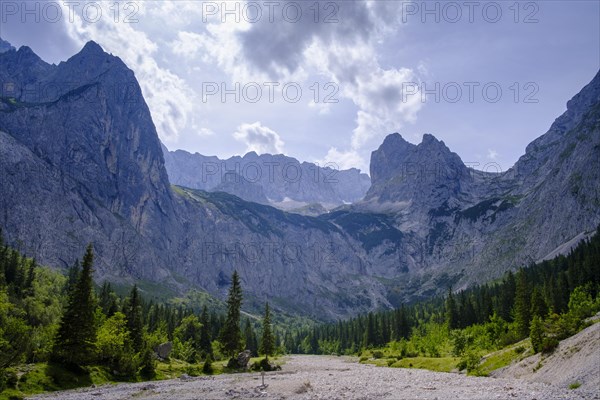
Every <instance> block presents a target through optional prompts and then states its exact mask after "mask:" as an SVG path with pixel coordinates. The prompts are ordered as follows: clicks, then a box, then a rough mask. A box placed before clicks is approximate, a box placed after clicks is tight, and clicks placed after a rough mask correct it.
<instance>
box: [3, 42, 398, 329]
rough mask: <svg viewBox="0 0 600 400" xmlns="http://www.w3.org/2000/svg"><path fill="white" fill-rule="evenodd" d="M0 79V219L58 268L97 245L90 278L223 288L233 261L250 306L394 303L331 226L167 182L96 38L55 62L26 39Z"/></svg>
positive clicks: (129, 75) (7, 59) (13, 237)
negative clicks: (29, 45)
mask: <svg viewBox="0 0 600 400" xmlns="http://www.w3.org/2000/svg"><path fill="white" fill-rule="evenodd" d="M67 77H71V79H67ZM72 77H77V79H73V78H72ZM63 82H67V83H63ZM0 84H1V85H2V87H7V86H10V87H11V91H10V92H8V93H3V94H2V97H1V98H0V132H1V133H0V140H1V141H2V147H1V149H0V155H1V157H0V181H1V183H2V191H1V193H0V226H1V227H2V230H3V234H4V236H5V238H6V240H7V242H8V243H10V244H12V245H14V246H16V247H19V248H20V249H21V250H22V251H23V252H25V253H26V254H28V255H31V256H35V257H36V258H37V259H38V261H40V262H43V263H44V264H47V265H52V266H55V267H59V268H65V267H67V266H69V265H71V264H72V263H73V262H74V261H75V259H76V258H78V257H80V256H81V254H82V250H83V249H84V248H85V245H86V244H87V243H88V242H93V244H94V248H95V251H96V275H95V277H96V279H97V280H98V281H102V280H105V279H106V280H110V281H113V282H117V283H120V284H124V283H128V282H129V283H133V282H134V281H135V282H138V283H139V284H140V285H141V287H142V288H146V290H148V291H150V290H155V291H156V290H157V289H156V288H157V287H160V291H168V292H175V293H176V292H182V291H185V290H187V289H189V288H198V287H200V288H203V289H204V290H207V291H208V292H210V293H211V294H213V295H215V296H217V297H223V296H225V294H226V290H227V285H228V279H229V276H231V273H232V272H233V270H234V269H237V270H238V271H239V273H240V276H241V279H242V284H243V285H244V289H245V291H246V306H247V307H250V308H251V307H253V305H255V306H256V309H257V310H258V309H260V307H262V305H263V304H264V300H266V299H269V300H270V301H271V302H272V303H273V305H274V306H275V307H278V308H279V309H282V310H286V311H293V312H295V313H302V314H305V315H311V316H314V317H315V318H320V319H322V318H332V319H333V318H337V317H340V316H347V315H350V314H349V313H351V312H354V311H361V310H362V311H368V310H370V309H374V308H379V307H387V306H389V302H388V301H387V300H386V298H385V293H384V292H385V290H384V288H383V286H382V285H381V284H379V283H378V282H375V281H371V280H370V279H369V278H368V277H367V276H362V275H364V274H362V270H363V268H364V266H363V264H362V259H361V257H360V256H357V255H356V252H355V251H354V250H353V248H352V246H353V245H355V244H352V243H349V242H348V240H347V238H346V236H345V235H344V233H343V232H342V231H340V229H339V228H337V227H336V226H335V225H333V224H331V223H328V222H326V221H321V220H318V219H315V218H309V217H304V216H301V215H297V214H287V213H284V212H282V211H280V210H278V209H275V208H272V207H269V206H266V205H259V204H256V203H250V202H246V201H243V200H241V199H240V198H238V197H235V196H232V195H228V194H226V193H223V192H216V193H207V192H202V191H197V190H191V189H186V188H182V187H174V186H171V184H170V182H169V180H168V177H167V172H166V169H165V166H164V163H165V162H164V158H163V151H162V149H161V144H160V141H159V139H158V135H157V133H156V129H155V126H154V124H153V122H152V118H151V115H150V111H149V109H148V107H147V105H146V103H145V101H144V99H143V97H142V95H141V90H140V87H139V85H138V83H137V81H136V79H135V75H134V73H133V71H131V70H130V69H128V68H127V66H126V65H125V64H124V63H123V62H122V61H121V60H120V59H119V58H118V57H114V56H112V55H109V54H107V53H105V52H104V51H103V50H102V49H101V48H100V46H98V45H97V44H96V43H94V42H89V43H87V44H86V45H85V47H84V48H83V49H82V50H81V52H80V53H78V54H76V55H75V56H73V57H71V58H70V59H69V60H67V61H66V62H61V63H60V64H59V65H50V64H47V63H45V62H44V61H43V60H41V59H40V58H39V57H38V56H37V55H35V54H34V53H33V52H32V51H31V49H29V48H27V47H21V48H20V49H19V50H18V51H16V50H9V51H7V52H5V53H0ZM337 249H340V251H339V253H338V252H337ZM292 299H293V300H292Z"/></svg>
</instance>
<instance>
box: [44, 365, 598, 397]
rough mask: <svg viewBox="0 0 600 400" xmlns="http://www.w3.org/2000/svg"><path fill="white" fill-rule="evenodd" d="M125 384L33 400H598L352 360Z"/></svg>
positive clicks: (584, 393)
mask: <svg viewBox="0 0 600 400" xmlns="http://www.w3.org/2000/svg"><path fill="white" fill-rule="evenodd" d="M261 383H262V382H261V376H260V374H259V373H242V374H226V375H219V376H214V377H206V376H202V377H194V378H187V379H172V380H165V381H157V382H142V383H133V384H131V383H124V384H118V385H106V386H100V387H96V388H86V389H78V390H73V391H65V392H57V393H51V394H45V395H40V396H37V397H34V398H36V399H61V400H88V399H90V400H91V399H94V400H117V399H119V400H121V399H157V400H158V399H160V400H167V399H176V400H197V399H198V400H199V399H202V400H204V399H207V400H208V399H219V400H221V399H254V398H263V399H306V400H313V399H323V400H335V399H365V400H371V399H374V400H375V399H376V400H379V399H439V400H449V399H461V400H462V399H482V400H484V399H485V400H488V399H489V400H491V399H529V400H533V399H536V400H546V399H600V390H593V391H590V390H581V388H580V389H569V388H566V387H564V386H562V387H561V386H555V385H551V384H546V383H536V382H528V381H524V380H518V379H496V378H479V377H470V376H464V375H459V374H452V373H440V372H431V371H425V370H418V369H400V368H384V367H376V366H373V365H365V364H358V363H357V360H356V358H350V357H334V356H290V357H286V362H285V365H284V366H283V370H282V371H277V372H269V373H267V374H266V375H265V385H266V387H264V386H262V385H261Z"/></svg>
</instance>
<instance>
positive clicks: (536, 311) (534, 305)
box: [530, 286, 548, 319]
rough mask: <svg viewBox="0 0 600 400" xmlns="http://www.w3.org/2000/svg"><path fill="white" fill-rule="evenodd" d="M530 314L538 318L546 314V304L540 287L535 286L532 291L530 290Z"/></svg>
mask: <svg viewBox="0 0 600 400" xmlns="http://www.w3.org/2000/svg"><path fill="white" fill-rule="evenodd" d="M530 314H531V316H532V317H534V316H536V315H537V316H538V317H540V318H542V319H543V318H545V317H546V316H547V315H548V305H547V304H546V301H545V300H544V296H543V295H542V292H541V291H540V289H539V288H538V287H537V286H535V287H534V288H533V292H531V310H530Z"/></svg>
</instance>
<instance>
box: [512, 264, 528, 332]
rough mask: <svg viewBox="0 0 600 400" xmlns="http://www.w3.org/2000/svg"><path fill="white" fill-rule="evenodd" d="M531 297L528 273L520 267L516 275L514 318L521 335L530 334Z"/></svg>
mask: <svg viewBox="0 0 600 400" xmlns="http://www.w3.org/2000/svg"><path fill="white" fill-rule="evenodd" d="M530 299H531V296H530V294H529V286H528V283H527V275H525V270H523V269H520V270H519V272H518V273H517V276H516V291H515V308H514V319H515V324H516V328H517V333H518V334H519V335H520V336H521V337H527V336H528V335H529V323H530V321H531V314H530V309H531V305H530V304H529V301H530Z"/></svg>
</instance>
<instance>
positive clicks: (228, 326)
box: [220, 271, 242, 358]
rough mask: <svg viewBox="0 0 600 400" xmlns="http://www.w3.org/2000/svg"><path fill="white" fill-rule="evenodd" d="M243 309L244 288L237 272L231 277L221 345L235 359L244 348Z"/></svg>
mask: <svg viewBox="0 0 600 400" xmlns="http://www.w3.org/2000/svg"><path fill="white" fill-rule="evenodd" d="M241 307H242V287H241V285H240V277H239V275H238V273H237V271H233V275H232V276H231V287H230V288H229V295H228V297H227V318H226V319H225V323H224V325H223V328H222V329H221V335H220V339H221V344H222V345H223V350H224V352H225V354H227V356H229V357H231V358H233V357H235V355H236V353H237V352H238V351H239V350H240V348H241V347H242V332H241V330H240V309H241Z"/></svg>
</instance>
